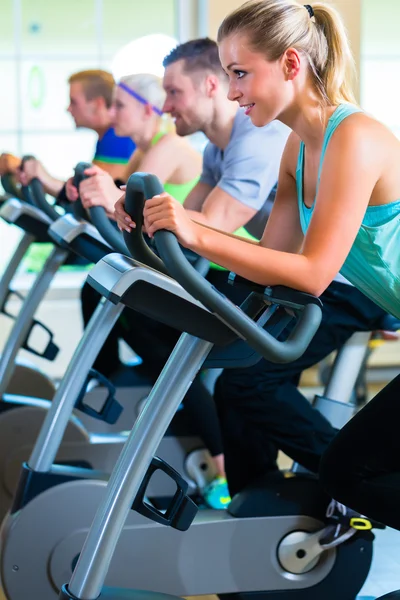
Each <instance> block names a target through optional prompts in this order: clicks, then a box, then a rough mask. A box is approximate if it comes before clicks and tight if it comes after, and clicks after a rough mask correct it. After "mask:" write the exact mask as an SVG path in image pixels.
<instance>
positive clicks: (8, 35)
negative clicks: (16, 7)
mask: <svg viewBox="0 0 400 600" xmlns="http://www.w3.org/2000/svg"><path fill="white" fill-rule="evenodd" d="M0 11H1V17H0V52H2V53H3V52H6V53H7V54H14V53H15V42H14V19H13V0H1V2H0Z"/></svg>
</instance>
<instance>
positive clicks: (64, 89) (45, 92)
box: [21, 58, 97, 131]
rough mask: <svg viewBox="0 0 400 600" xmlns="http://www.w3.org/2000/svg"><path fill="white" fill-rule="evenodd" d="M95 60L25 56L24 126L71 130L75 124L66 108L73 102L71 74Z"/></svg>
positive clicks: (23, 85)
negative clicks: (26, 57)
mask: <svg viewBox="0 0 400 600" xmlns="http://www.w3.org/2000/svg"><path fill="white" fill-rule="evenodd" d="M96 66H97V65H96V64H93V63H92V62H90V61H88V62H82V61H75V60H74V59H73V58H72V59H71V60H62V61H60V60H57V61H52V60H36V61H33V60H24V61H23V62H22V67H21V90H22V98H23V104H22V128H23V129H27V130H28V131H32V130H54V129H57V130H58V131H60V130H62V131H63V130H65V131H71V130H73V129H74V127H75V125H74V122H73V119H72V117H71V116H70V115H69V114H68V113H67V111H66V109H67V107H68V104H69V85H68V78H69V76H70V75H71V74H72V73H75V72H76V71H81V70H83V69H93V68H95V67H96Z"/></svg>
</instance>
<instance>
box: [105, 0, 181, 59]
mask: <svg viewBox="0 0 400 600" xmlns="http://www.w3.org/2000/svg"><path fill="white" fill-rule="evenodd" d="M175 22H176V20H175V0H151V2H132V0H118V10H116V2H115V0H103V44H102V50H103V53H104V55H106V56H108V57H109V56H112V55H113V54H114V53H115V52H116V51H117V50H119V49H120V48H121V47H122V46H124V45H125V44H128V43H129V42H131V41H132V40H134V39H136V38H139V37H142V36H145V35H149V34H151V33H164V34H167V35H170V36H172V37H174V36H175V29H176V27H175Z"/></svg>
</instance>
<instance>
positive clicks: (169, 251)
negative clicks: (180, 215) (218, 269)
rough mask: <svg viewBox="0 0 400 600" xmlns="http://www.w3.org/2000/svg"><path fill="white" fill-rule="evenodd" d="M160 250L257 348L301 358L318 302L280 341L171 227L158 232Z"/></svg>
mask: <svg viewBox="0 0 400 600" xmlns="http://www.w3.org/2000/svg"><path fill="white" fill-rule="evenodd" d="M154 240H155V243H156V246H157V250H158V252H159V253H160V256H161V258H162V260H163V261H164V263H165V266H166V267H167V269H168V271H169V273H170V274H171V276H172V277H174V278H175V279H176V280H177V281H178V282H179V283H180V284H181V285H182V286H183V287H184V288H185V289H186V290H187V291H188V292H189V293H190V294H191V295H192V296H194V298H196V299H197V300H199V301H200V302H201V303H202V304H204V306H206V307H207V308H208V309H209V310H211V311H212V312H213V313H215V314H216V315H218V316H219V317H220V318H221V319H222V320H223V321H224V322H225V323H226V324H227V325H228V326H229V327H230V328H231V329H233V330H234V331H236V332H237V333H238V335H239V336H240V337H242V338H243V339H245V340H246V341H247V343H248V344H249V346H251V347H252V348H253V349H254V350H256V352H258V353H259V354H261V355H262V356H264V357H265V358H267V359H268V360H272V361H274V362H291V361H293V360H296V359H297V358H299V357H300V356H301V355H302V354H303V353H304V351H305V350H306V349H307V346H308V345H309V343H310V342H311V340H312V338H313V336H314V334H315V332H316V330H317V329H318V327H319V324H320V322H321V318H322V312H321V308H320V306H319V305H318V304H315V303H310V304H307V305H305V306H304V309H303V310H302V313H301V316H300V319H299V320H298V322H297V323H296V325H295V327H294V329H293V331H292V332H291V334H290V335H289V337H288V339H287V340H286V341H284V342H280V341H278V340H277V339H276V338H274V337H273V336H271V335H270V334H269V333H268V332H267V331H265V330H264V329H262V328H261V327H258V326H257V324H256V323H255V322H254V321H252V320H251V319H250V318H249V317H248V316H247V315H246V314H245V313H244V312H243V311H242V310H241V309H240V308H238V307H237V306H235V305H234V304H233V303H232V302H230V301H229V300H228V299H227V298H226V297H225V296H223V295H222V294H221V293H219V292H218V291H217V290H215V288H214V287H213V286H212V285H211V284H210V283H209V282H208V281H206V280H205V279H204V278H203V277H202V276H201V275H200V274H199V273H198V272H197V271H196V270H195V269H194V268H193V267H192V266H191V265H190V264H189V263H188V261H187V260H186V258H185V256H184V254H183V253H182V250H181V249H180V246H179V244H178V240H177V238H176V237H175V235H174V234H173V233H172V232H170V231H157V232H156V233H155V234H154Z"/></svg>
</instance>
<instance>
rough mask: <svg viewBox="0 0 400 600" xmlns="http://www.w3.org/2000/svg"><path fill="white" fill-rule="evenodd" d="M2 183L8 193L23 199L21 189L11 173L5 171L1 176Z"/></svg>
mask: <svg viewBox="0 0 400 600" xmlns="http://www.w3.org/2000/svg"><path fill="white" fill-rule="evenodd" d="M1 185H2V186H3V189H4V191H5V192H6V194H9V195H10V196H13V197H14V198H19V199H20V200H23V196H22V193H21V189H20V188H19V187H18V186H17V185H16V184H15V181H14V179H13V176H12V174H11V173H4V175H2V176H1Z"/></svg>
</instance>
